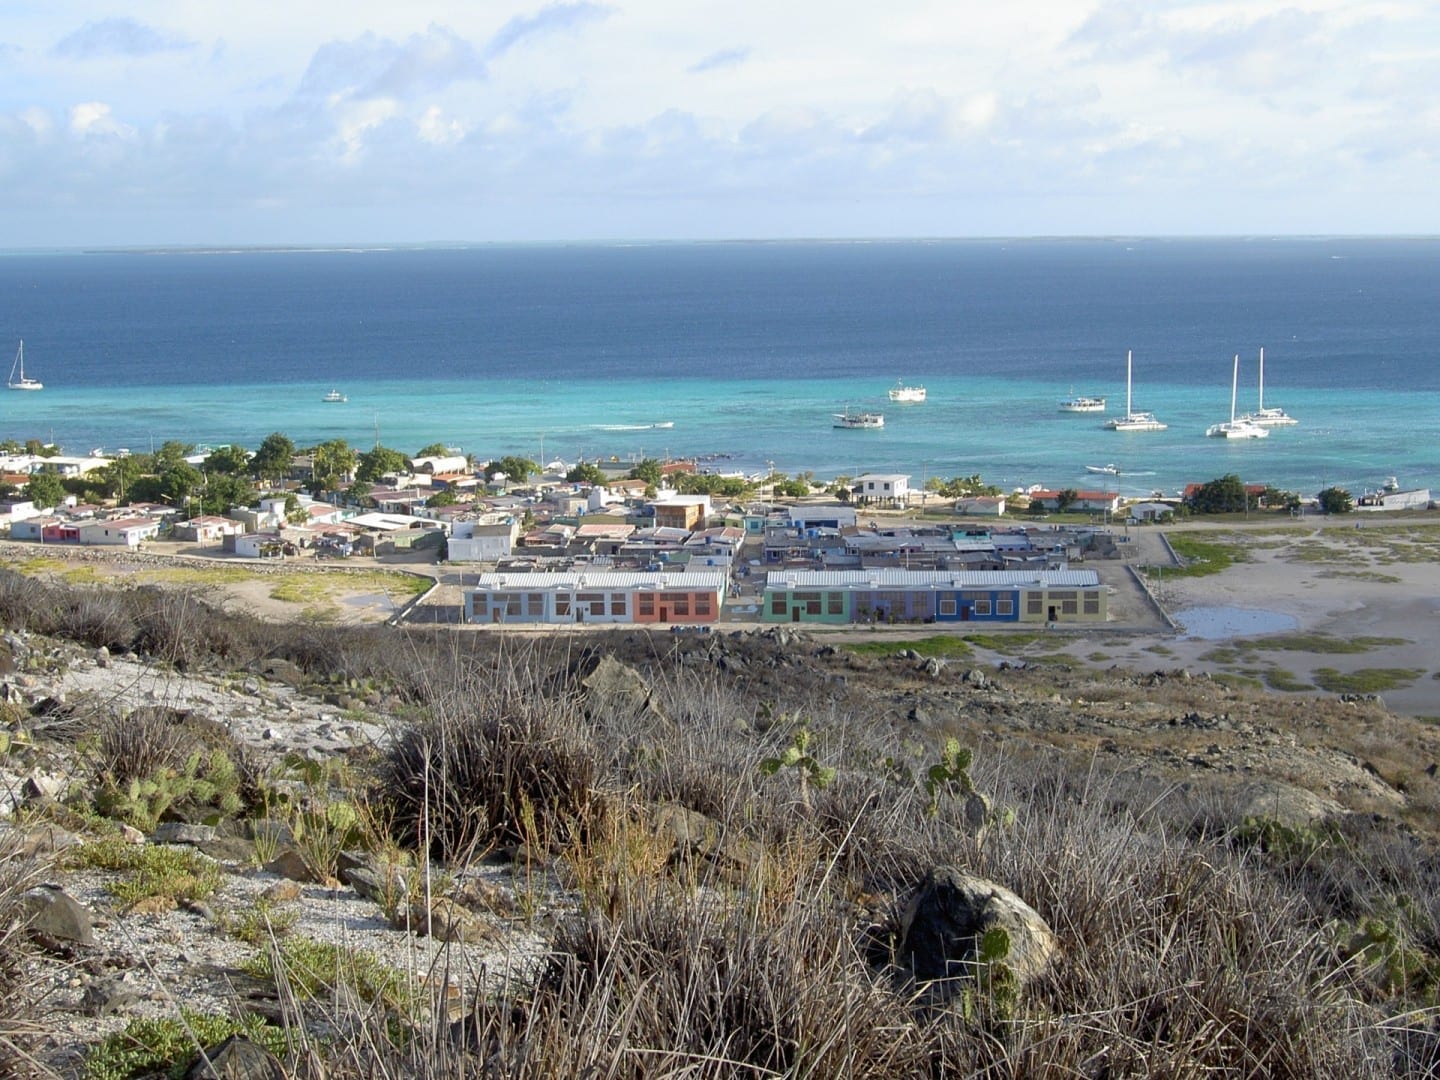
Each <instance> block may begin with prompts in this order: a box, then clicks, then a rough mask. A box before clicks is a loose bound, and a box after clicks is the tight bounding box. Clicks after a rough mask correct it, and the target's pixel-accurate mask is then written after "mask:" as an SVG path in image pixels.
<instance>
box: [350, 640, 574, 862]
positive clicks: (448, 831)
mask: <svg viewBox="0 0 1440 1080" xmlns="http://www.w3.org/2000/svg"><path fill="white" fill-rule="evenodd" d="M506 674H507V675H508V677H502V678H501V679H497V680H495V681H488V680H480V679H472V680H469V681H468V682H467V684H466V685H464V686H463V687H461V688H457V691H456V692H455V694H454V695H453V696H447V697H446V698H444V699H442V700H440V701H439V702H437V703H436V707H435V712H434V713H433V714H432V715H431V716H430V717H429V718H426V719H422V720H419V721H416V722H413V723H411V724H409V725H407V726H405V727H404V728H402V730H400V731H399V732H398V733H397V735H396V737H395V739H394V742H393V744H392V746H391V749H390V751H389V753H388V754H387V755H386V757H385V759H384V761H383V762H382V763H381V767H380V782H379V786H378V791H377V799H376V801H377V803H380V804H381V805H382V806H383V810H384V816H385V817H386V818H387V819H388V820H389V821H390V824H391V829H392V831H393V834H394V836H395V838H396V840H397V841H399V842H401V843H402V844H406V845H409V846H412V847H416V848H418V849H420V850H424V851H428V852H429V853H430V854H432V855H433V856H434V857H436V858H438V859H441V860H444V861H450V860H456V859H464V858H466V857H469V856H472V855H474V854H475V853H476V852H481V851H484V850H486V849H490V848H494V847H496V846H507V845H513V846H520V845H526V846H527V847H531V846H533V845H534V844H535V843H536V842H537V840H538V841H539V843H540V844H541V846H542V847H544V848H547V849H549V848H557V847H559V846H562V845H565V844H568V843H570V842H572V841H573V840H574V839H575V838H576V837H577V836H580V835H583V834H584V832H585V830H586V829H587V827H588V824H589V822H590V819H591V817H592V815H594V814H596V813H599V812H600V802H599V800H598V797H597V791H596V787H597V784H598V783H599V779H600V765H599V760H600V758H599V754H598V752H597V748H596V746H595V744H594V743H593V741H592V740H591V738H590V736H589V734H588V732H587V731H586V729H585V726H584V724H583V721H582V720H581V719H580V717H579V712H578V708H577V707H576V704H575V702H574V701H573V700H571V701H566V700H564V699H560V700H556V699H550V698H547V697H545V696H542V693H541V692H540V690H539V689H538V688H536V687H534V686H533V685H524V683H523V680H519V679H518V676H519V675H521V674H522V673H519V672H516V671H514V670H513V669H512V670H510V671H509V672H508V673H506ZM527 816H528V820H527ZM532 826H533V827H532Z"/></svg>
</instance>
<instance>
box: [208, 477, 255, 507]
mask: <svg viewBox="0 0 1440 1080" xmlns="http://www.w3.org/2000/svg"><path fill="white" fill-rule="evenodd" d="M254 502H255V485H254V484H252V483H250V480H249V478H247V477H244V476H230V475H228V474H226V473H217V474H215V475H213V476H209V477H207V478H206V482H205V487H204V493H203V495H202V496H201V499H200V509H201V512H202V513H206V514H223V513H225V511H227V510H229V509H230V508H231V507H235V506H250V505H252V504H253V503H254Z"/></svg>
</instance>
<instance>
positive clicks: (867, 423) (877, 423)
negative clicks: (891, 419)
mask: <svg viewBox="0 0 1440 1080" xmlns="http://www.w3.org/2000/svg"><path fill="white" fill-rule="evenodd" d="M835 426H836V427H837V428H882V427H884V426H885V417H884V416H883V415H882V414H880V413H873V412H851V411H850V410H849V409H846V410H845V411H844V412H843V413H836V414H835Z"/></svg>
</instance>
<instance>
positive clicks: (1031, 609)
mask: <svg viewBox="0 0 1440 1080" xmlns="http://www.w3.org/2000/svg"><path fill="white" fill-rule="evenodd" d="M1025 614H1027V615H1044V614H1045V597H1043V596H1041V595H1040V594H1039V593H1027V594H1026V596H1025Z"/></svg>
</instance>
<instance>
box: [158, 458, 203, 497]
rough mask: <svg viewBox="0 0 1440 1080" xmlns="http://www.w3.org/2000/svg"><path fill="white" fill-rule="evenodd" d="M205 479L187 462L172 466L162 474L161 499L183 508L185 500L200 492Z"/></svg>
mask: <svg viewBox="0 0 1440 1080" xmlns="http://www.w3.org/2000/svg"><path fill="white" fill-rule="evenodd" d="M204 482H205V477H204V476H202V475H201V473H200V470H199V469H197V468H195V466H194V465H190V464H188V463H187V462H184V461H181V462H180V463H179V464H177V465H172V466H170V467H169V468H168V469H166V470H165V471H164V472H162V473H161V474H160V497H161V498H163V499H164V500H165V501H166V502H168V503H169V504H170V505H171V506H183V505H184V503H185V500H186V499H188V498H190V496H191V495H194V494H195V493H196V492H197V491H199V490H200V485H201V484H203V483H204Z"/></svg>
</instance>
